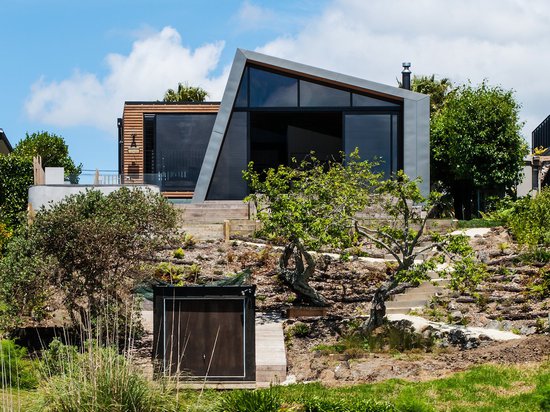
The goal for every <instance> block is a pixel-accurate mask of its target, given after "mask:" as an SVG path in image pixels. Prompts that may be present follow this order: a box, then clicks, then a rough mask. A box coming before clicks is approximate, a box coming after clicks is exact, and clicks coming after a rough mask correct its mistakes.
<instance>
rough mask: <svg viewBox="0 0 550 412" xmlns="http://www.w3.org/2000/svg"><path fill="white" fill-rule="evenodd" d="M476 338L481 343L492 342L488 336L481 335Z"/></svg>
mask: <svg viewBox="0 0 550 412" xmlns="http://www.w3.org/2000/svg"><path fill="white" fill-rule="evenodd" d="M477 338H478V339H479V340H481V341H489V340H492V339H491V338H490V337H489V336H487V335H484V334H483V333H482V334H480V335H479V336H478V337H477Z"/></svg>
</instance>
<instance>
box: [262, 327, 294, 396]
mask: <svg viewBox="0 0 550 412" xmlns="http://www.w3.org/2000/svg"><path fill="white" fill-rule="evenodd" d="M286 368H287V363H286V349H285V339H284V335H283V325H282V324H281V323H277V322H273V323H264V324H259V325H258V324H257V325H256V385H257V386H258V387H266V386H269V385H270V384H278V383H281V382H284V381H285V380H286Z"/></svg>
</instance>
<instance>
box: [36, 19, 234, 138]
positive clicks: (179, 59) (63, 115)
mask: <svg viewBox="0 0 550 412" xmlns="http://www.w3.org/2000/svg"><path fill="white" fill-rule="evenodd" d="M223 47H224V43H223V42H218V43H212V44H206V45H204V46H201V47H198V48H196V49H195V50H191V49H189V48H186V47H184V46H182V44H181V37H180V35H179V34H178V32H177V31H176V30H174V29H173V28H171V27H165V28H164V29H162V30H161V31H160V32H156V33H152V34H149V35H146V36H143V37H141V38H140V39H139V40H136V41H135V42H134V44H133V47H132V50H131V52H130V53H129V54H128V55H127V56H124V55H120V54H109V55H108V56H107V57H106V64H107V67H108V74H107V75H106V76H105V77H104V78H98V77H97V75H95V74H91V73H82V72H80V71H75V72H74V74H73V75H72V76H71V77H69V78H67V79H65V80H62V81H59V82H57V81H52V82H47V81H46V80H45V79H43V78H42V79H40V80H39V81H37V82H36V83H35V84H34V85H32V87H31V95H30V97H29V99H28V100H27V102H26V105H25V109H26V112H27V114H28V115H29V117H30V118H31V119H34V120H40V121H42V122H45V123H48V124H52V125H57V126H75V125H87V126H95V127H97V128H99V129H102V130H105V131H107V132H110V134H114V133H115V132H116V127H115V126H114V124H115V120H116V118H117V117H118V116H120V115H121V112H122V107H123V103H124V101H126V100H157V99H162V96H163V94H164V92H165V91H166V90H167V89H168V88H174V87H175V86H177V83H178V82H188V83H189V84H190V85H193V86H200V87H202V88H204V89H205V90H207V91H208V92H209V94H210V96H209V99H210V100H219V99H221V96H222V94H223V89H224V87H225V83H226V79H227V76H228V68H226V69H225V70H224V71H223V73H222V74H221V75H220V76H214V75H212V73H213V72H214V70H215V69H216V68H217V66H218V63H219V59H220V54H221V51H222V49H223Z"/></svg>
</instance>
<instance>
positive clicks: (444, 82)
mask: <svg viewBox="0 0 550 412" xmlns="http://www.w3.org/2000/svg"><path fill="white" fill-rule="evenodd" d="M411 89H412V91H414V92H418V93H423V94H427V95H429V96H430V112H431V114H432V115H433V114H434V113H437V112H438V111H440V110H441V108H442V107H443V105H444V104H445V99H446V98H447V96H448V94H449V93H450V92H451V91H452V90H453V84H452V83H451V80H450V79H448V78H443V79H439V80H438V79H436V78H435V75H434V74H432V75H431V76H416V75H415V76H413V78H412V81H411Z"/></svg>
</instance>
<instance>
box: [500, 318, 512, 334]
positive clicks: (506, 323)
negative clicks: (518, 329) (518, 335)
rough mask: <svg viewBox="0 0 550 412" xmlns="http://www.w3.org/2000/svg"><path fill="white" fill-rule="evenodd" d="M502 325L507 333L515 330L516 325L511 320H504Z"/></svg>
mask: <svg viewBox="0 0 550 412" xmlns="http://www.w3.org/2000/svg"><path fill="white" fill-rule="evenodd" d="M501 325H502V326H501V328H502V329H501V330H505V331H507V332H510V331H511V330H512V329H514V324H513V323H512V322H510V321H509V320H503V321H502V323H501Z"/></svg>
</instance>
